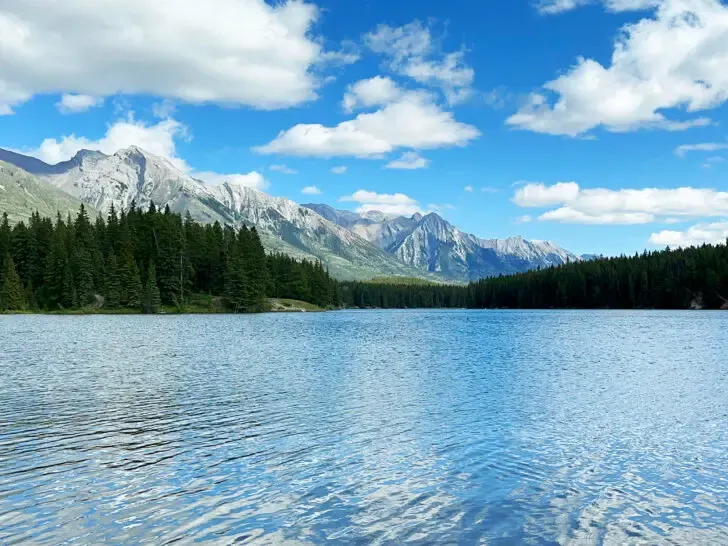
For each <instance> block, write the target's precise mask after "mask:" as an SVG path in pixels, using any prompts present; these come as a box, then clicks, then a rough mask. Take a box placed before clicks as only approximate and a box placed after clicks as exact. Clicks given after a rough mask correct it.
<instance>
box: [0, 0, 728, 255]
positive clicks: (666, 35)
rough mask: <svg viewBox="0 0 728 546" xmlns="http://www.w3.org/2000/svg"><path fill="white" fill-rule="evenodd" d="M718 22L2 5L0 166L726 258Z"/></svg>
mask: <svg viewBox="0 0 728 546" xmlns="http://www.w3.org/2000/svg"><path fill="white" fill-rule="evenodd" d="M726 100H728V4H726V3H723V2H721V1H720V0H509V1H508V2H496V1H495V0H449V1H447V2H443V1H441V0H418V1H416V2H415V1H412V0H410V1H404V0H400V1H399V2H392V1H391V0H390V1H385V0H359V1H357V2H352V1H351V0H317V1H308V2H302V1H294V0H288V1H282V2H277V3H266V2H265V1H264V0H209V1H208V2H199V0H105V2H98V1H97V0H64V2H50V1H49V0H23V1H22V2H18V1H16V0H0V147H4V148H8V149H12V150H16V151H21V152H23V153H27V154H30V155H34V156H36V157H38V158H40V159H43V160H44V161H46V162H49V163H57V162H59V161H64V160H67V159H69V158H71V157H72V156H73V155H74V154H75V153H76V152H77V151H78V150H80V149H83V148H87V149H98V150H101V151H102V152H104V153H109V154H110V153H114V152H115V151H117V150H119V149H121V148H125V147H128V146H131V145H136V146H140V147H141V148H144V149H145V150H147V151H148V152H150V153H154V154H157V155H160V156H164V157H166V158H168V159H170V160H171V161H172V162H174V163H175V164H176V165H177V166H178V167H179V168H180V169H183V170H185V171H186V172H188V173H190V174H191V175H194V176H196V177H198V178H200V179H202V180H204V181H205V182H207V183H210V184H214V183H220V182H222V181H225V180H234V181H236V182H239V183H243V184H246V185H249V186H252V187H256V188H258V189H262V190H264V191H266V192H268V193H271V194H273V195H277V196H284V197H288V198H290V199H293V200H294V201H297V202H301V203H307V202H317V203H327V204H329V205H332V206H335V207H337V208H344V209H348V210H358V211H367V210H382V211H384V212H388V213H391V214H406V215H411V214H413V213H415V212H425V213H426V212H429V211H434V212H438V213H439V214H441V215H442V216H443V217H445V218H446V219H447V220H449V221H450V222H452V223H453V224H455V225H456V226H458V227H459V228H460V229H461V230H463V231H466V232H470V233H473V234H475V235H478V236H480V237H484V238H494V237H499V238H500V237H508V236H514V235H522V236H524V237H526V238H529V239H538V240H551V241H554V242H556V243H557V244H559V245H561V246H563V247H564V248H567V249H569V250H571V251H573V252H577V253H594V254H605V255H616V254H621V253H634V252H637V251H642V250H643V249H645V248H647V249H651V248H662V247H664V246H666V245H670V246H678V245H689V244H700V243H702V242H714V243H715V242H722V241H725V239H726V238H727V237H728V187H727V186H728V184H727V183H726V177H725V175H726V161H725V159H726V158H728V138H727V136H728V135H727V134H726V125H727V122H728V110H727V109H726Z"/></svg>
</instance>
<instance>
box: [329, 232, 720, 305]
mask: <svg viewBox="0 0 728 546" xmlns="http://www.w3.org/2000/svg"><path fill="white" fill-rule="evenodd" d="M340 291H341V298H342V303H343V305H345V306H349V307H379V308H407V307H409V308H416V307H420V308H435V307H457V308H465V307H468V308H473V309H489V308H510V309H549V308H567V309H599V308H604V309H606V308H609V309H690V308H705V309H720V308H728V246H726V245H703V246H700V247H690V248H684V249H677V250H670V249H666V250H663V251H655V252H645V253H643V254H637V255H635V256H631V257H627V256H621V257H617V258H602V259H598V260H592V261H583V262H574V263H569V264H565V265H562V266H558V267H552V268H548V269H537V270H533V271H529V272H526V273H520V274H517V275H510V276H500V277H493V278H488V279H482V280H480V281H478V282H475V283H471V284H469V285H467V286H459V287H458V286H444V285H429V286H428V285H421V284H418V285H401V284H381V283H342V285H341V287H340Z"/></svg>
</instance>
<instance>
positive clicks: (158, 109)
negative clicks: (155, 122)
mask: <svg viewBox="0 0 728 546" xmlns="http://www.w3.org/2000/svg"><path fill="white" fill-rule="evenodd" d="M176 110H177V105H176V104H175V103H174V101H171V100H169V99H164V100H161V101H159V102H155V103H154V104H152V113H153V114H154V117H156V118H160V119H166V118H168V117H171V116H172V114H174V113H175V111H176Z"/></svg>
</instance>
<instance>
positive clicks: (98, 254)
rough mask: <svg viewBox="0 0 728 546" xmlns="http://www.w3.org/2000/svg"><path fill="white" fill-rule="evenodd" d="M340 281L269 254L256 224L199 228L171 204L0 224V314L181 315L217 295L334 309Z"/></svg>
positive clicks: (237, 306)
mask: <svg viewBox="0 0 728 546" xmlns="http://www.w3.org/2000/svg"><path fill="white" fill-rule="evenodd" d="M337 293H338V291H337V284H336V282H335V281H334V280H333V279H332V278H331V277H329V275H328V272H327V271H326V270H324V268H323V266H322V265H321V264H320V263H312V262H309V261H302V262H299V261H295V260H292V259H291V258H289V257H287V256H282V255H273V256H266V253H265V251H264V249H263V245H262V244H261V242H260V238H259V236H258V233H257V232H256V230H255V228H251V229H248V228H247V227H243V228H241V229H238V230H236V229H234V228H232V227H230V226H225V227H223V226H221V225H220V224H219V223H215V224H209V225H201V224H199V223H197V222H195V221H193V220H192V219H191V218H190V216H189V215H187V217H185V218H183V217H182V216H180V215H179V214H173V213H171V212H170V210H169V208H166V209H165V210H164V211H163V212H160V211H158V210H157V209H156V207H155V206H154V205H153V204H152V205H151V206H150V208H149V210H148V211H142V210H139V209H137V208H136V207H135V206H133V205H132V207H131V208H130V210H129V211H128V212H121V213H117V211H115V210H114V209H113V208H112V209H111V211H110V212H109V214H108V216H107V217H106V218H102V217H98V218H96V219H95V220H94V221H91V219H90V218H89V216H88V213H87V211H86V210H85V208H84V207H83V206H81V209H80V211H79V213H78V215H77V216H76V218H75V219H72V218H71V217H70V216H69V217H68V218H65V219H64V218H62V217H61V216H60V215H59V216H58V217H57V218H55V220H51V219H50V218H42V217H40V215H39V214H37V213H36V214H34V215H33V216H32V217H31V218H30V220H29V222H28V224H27V225H26V223H24V222H20V223H18V224H16V225H14V226H10V223H9V221H8V217H7V215H3V218H2V221H0V311H15V310H25V309H28V310H50V311H53V310H70V309H79V308H89V307H90V308H104V309H110V310H117V309H118V310H121V309H129V310H135V311H142V312H145V313H155V312H158V311H160V310H162V309H163V308H164V307H176V308H179V309H184V308H185V306H186V304H187V303H188V302H189V300H190V298H191V297H192V296H193V295H196V294H204V295H209V296H214V297H216V298H218V299H219V300H220V302H221V304H222V305H224V306H225V307H226V309H227V310H229V311H233V312H258V311H263V310H265V307H266V301H267V298H268V297H280V298H292V299H300V300H304V301H307V302H310V303H314V304H316V305H320V306H321V307H328V306H330V305H334V304H336V301H337V300H336V294H337Z"/></svg>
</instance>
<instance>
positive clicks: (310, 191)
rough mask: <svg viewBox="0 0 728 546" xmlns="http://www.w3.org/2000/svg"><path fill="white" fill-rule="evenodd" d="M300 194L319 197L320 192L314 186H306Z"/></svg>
mask: <svg viewBox="0 0 728 546" xmlns="http://www.w3.org/2000/svg"><path fill="white" fill-rule="evenodd" d="M301 193H303V194H305V195H321V190H320V189H318V188H317V187H316V186H306V187H305V188H303V189H302V190H301Z"/></svg>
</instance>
